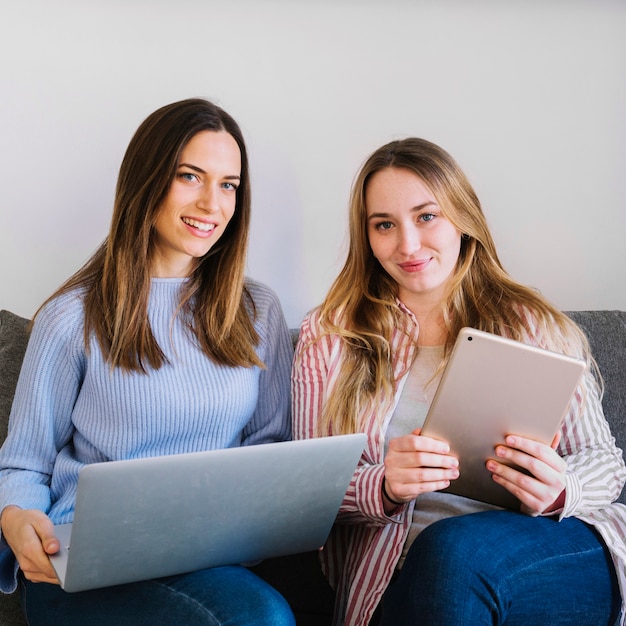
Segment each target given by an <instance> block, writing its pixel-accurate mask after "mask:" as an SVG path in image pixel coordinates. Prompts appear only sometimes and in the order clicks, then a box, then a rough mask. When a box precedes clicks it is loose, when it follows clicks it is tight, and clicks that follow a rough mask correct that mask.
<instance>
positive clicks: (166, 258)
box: [152, 131, 241, 278]
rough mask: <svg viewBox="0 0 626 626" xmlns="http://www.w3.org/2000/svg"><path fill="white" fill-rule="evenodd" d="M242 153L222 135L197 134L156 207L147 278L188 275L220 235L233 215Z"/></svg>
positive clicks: (239, 178) (232, 142) (181, 156)
mask: <svg viewBox="0 0 626 626" xmlns="http://www.w3.org/2000/svg"><path fill="white" fill-rule="evenodd" d="M240 181H241V152H240V150H239V146H238V145H237V142H236V141H235V140H234V139H233V137H232V136H231V135H230V134H229V133H227V132H225V131H202V132H199V133H198V134H197V135H194V137H192V138H191V140H190V141H189V143H188V144H187V145H186V146H185V147H184V149H183V151H182V152H181V155H180V161H179V163H178V168H177V170H176V174H175V176H174V180H173V181H172V184H171V185H170V188H169V190H168V192H167V195H166V196H165V200H164V201H163V203H162V204H161V206H160V207H159V210H158V213H157V218H156V223H155V225H154V231H155V238H154V241H155V250H154V264H153V267H152V275H153V276H156V277H161V278H174V277H184V276H188V275H189V274H190V272H191V268H192V265H193V260H194V259H196V258H200V257H203V256H204V255H205V254H206V253H207V252H208V251H209V250H210V249H211V248H212V247H213V246H214V245H215V243H216V242H217V241H218V240H219V238H220V237H221V236H222V235H223V234H224V231H225V230H226V226H227V225H228V222H229V221H230V219H231V218H232V216H233V214H234V212H235V205H236V201H237V187H238V186H239V183H240Z"/></svg>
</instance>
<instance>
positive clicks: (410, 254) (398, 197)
mask: <svg viewBox="0 0 626 626" xmlns="http://www.w3.org/2000/svg"><path fill="white" fill-rule="evenodd" d="M365 205H366V211H367V233H368V238H369V243H370V246H371V248H372V252H373V253H374V256H375V257H376V259H378V261H379V263H380V264H381V265H382V266H383V268H384V269H385V270H386V272H387V273H388V274H389V275H390V276H391V277H392V278H393V279H394V280H395V281H396V282H397V283H398V286H399V294H398V295H399V298H400V300H402V302H403V303H404V304H405V305H406V306H407V307H409V309H411V310H413V311H414V312H415V313H417V312H418V311H419V310H423V307H424V306H427V307H432V306H434V305H436V304H437V303H438V302H440V301H441V299H442V298H443V297H444V293H445V287H446V285H447V283H448V281H449V280H450V278H451V276H452V274H453V272H454V269H455V267H456V264H457V260H458V258H459V253H460V248H461V233H460V232H459V231H458V230H457V229H456V227H454V226H453V225H452V223H451V222H450V221H448V219H447V218H445V217H444V216H443V214H442V212H441V208H440V207H439V205H438V203H437V200H436V199H435V197H434V196H433V194H432V193H431V191H430V189H429V188H428V187H427V186H426V184H425V183H424V182H423V181H422V179H421V178H420V177H419V176H417V175H416V174H414V173H413V172H411V171H410V170H407V169H403V168H391V167H388V168H385V169H383V170H380V171H378V172H376V173H375V174H373V175H372V177H371V178H370V180H369V183H368V185H367V189H366V193H365Z"/></svg>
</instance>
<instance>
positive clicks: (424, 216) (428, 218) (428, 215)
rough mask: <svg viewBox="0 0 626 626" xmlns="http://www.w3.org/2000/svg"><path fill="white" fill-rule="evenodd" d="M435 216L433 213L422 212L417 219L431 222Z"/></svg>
mask: <svg viewBox="0 0 626 626" xmlns="http://www.w3.org/2000/svg"><path fill="white" fill-rule="evenodd" d="M436 217H437V216H436V215H435V214H434V213H422V214H421V215H420V216H419V219H420V220H421V221H422V222H432V221H433V220H434V219H435V218H436Z"/></svg>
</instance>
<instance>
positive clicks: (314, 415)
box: [292, 313, 432, 526]
mask: <svg viewBox="0 0 626 626" xmlns="http://www.w3.org/2000/svg"><path fill="white" fill-rule="evenodd" d="M340 367H341V342H340V341H339V340H338V339H337V338H336V337H328V336H324V337H321V329H320V328H319V325H318V321H317V314H316V313H313V314H311V315H309V316H307V318H306V319H305V320H304V322H303V323H302V327H301V329H300V339H299V341H298V345H297V347H296V356H295V360H294V368H293V374H292V397H293V420H294V421H293V424H294V426H293V430H294V437H295V438H296V439H305V438H311V437H318V436H320V435H322V433H319V432H318V428H319V424H320V419H321V414H322V409H323V406H324V402H325V400H326V397H327V394H328V391H329V389H330V388H331V386H332V384H333V382H334V380H335V379H336V375H337V373H338V371H339V368H340ZM364 426H365V429H364V432H365V433H366V434H367V435H368V444H367V445H366V448H365V450H364V452H363V455H362V456H361V459H360V461H359V464H358V466H357V468H356V471H355V473H354V475H353V477H352V480H351V482H350V485H349V487H348V490H347V492H346V495H345V496H344V500H343V502H342V504H341V507H340V509H339V515H338V521H339V522H342V523H363V524H370V525H379V526H382V525H385V524H388V523H389V522H390V521H391V519H392V518H391V516H393V519H394V520H397V519H398V515H399V514H401V513H402V512H404V510H405V509H406V507H405V506H404V505H400V506H397V505H394V504H393V503H392V502H391V501H390V500H385V499H384V496H383V491H382V487H383V480H384V477H385V471H386V468H385V464H384V463H383V459H382V454H383V452H382V449H383V446H382V434H381V432H380V427H379V420H378V419H377V415H376V414H375V413H374V412H372V414H371V415H368V416H367V419H366V420H365V423H364ZM323 434H324V435H332V434H335V433H333V432H332V428H331V430H330V431H329V432H327V433H323ZM410 437H411V436H410ZM414 439H420V438H417V437H415V438H414ZM421 439H425V438H421ZM411 441H412V442H413V439H412V440H411ZM431 441H432V440H431ZM413 443H414V442H413ZM397 475H398V474H397V473H396V475H395V476H394V478H393V480H394V482H393V483H389V484H388V486H387V491H390V490H392V488H393V485H394V484H395V481H396V479H397ZM400 478H401V479H402V476H401V477H400ZM408 494H409V491H408V490H405V491H404V492H403V494H402V498H400V499H401V500H402V501H403V502H406V501H408V500H410V499H411V498H410V497H408ZM389 495H391V494H389ZM404 496H407V497H406V498H405V497H404ZM391 497H392V498H393V495H391Z"/></svg>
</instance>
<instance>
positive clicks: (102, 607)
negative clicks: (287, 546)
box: [20, 566, 295, 626]
mask: <svg viewBox="0 0 626 626" xmlns="http://www.w3.org/2000/svg"><path fill="white" fill-rule="evenodd" d="M20 587H21V592H22V604H23V606H24V610H25V613H26V615H27V618H28V621H29V624H31V625H32V626H37V625H39V624H41V625H45V624H55V625H56V624H68V625H80V624H89V625H90V626H100V625H102V626H105V625H115V626H124V625H125V624H128V625H129V626H130V625H131V624H132V625H134V626H135V625H142V624H151V625H159V624H175V623H178V622H180V623H184V624H206V625H207V626H220V625H221V624H226V623H227V624H229V625H231V624H232V625H233V626H261V625H262V624H268V623H271V624H279V625H281V626H283V625H284V626H293V624H294V623H295V622H294V619H293V615H292V613H291V610H290V609H289V607H288V605H287V603H286V601H285V600H284V599H283V598H282V596H281V595H280V594H279V593H278V592H277V591H276V590H274V589H273V588H272V587H271V586H270V585H268V584H267V583H265V582H264V581H262V580H261V579H260V578H259V577H258V576H256V575H255V574H253V573H252V572H250V571H249V570H247V569H246V568H243V567H239V566H229V567H216V568H211V569H206V570H200V571H197V572H191V573H189V574H182V575H179V576H170V577H166V578H159V579H155V580H148V581H142V582H137V583H130V584H127V585H119V586H115V587H107V588H103V589H94V590H90V591H83V592H78V593H66V592H65V591H63V590H62V589H61V588H60V587H58V586H57V585H48V584H45V583H31V582H28V581H26V580H24V579H23V578H22V579H21V581H20Z"/></svg>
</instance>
